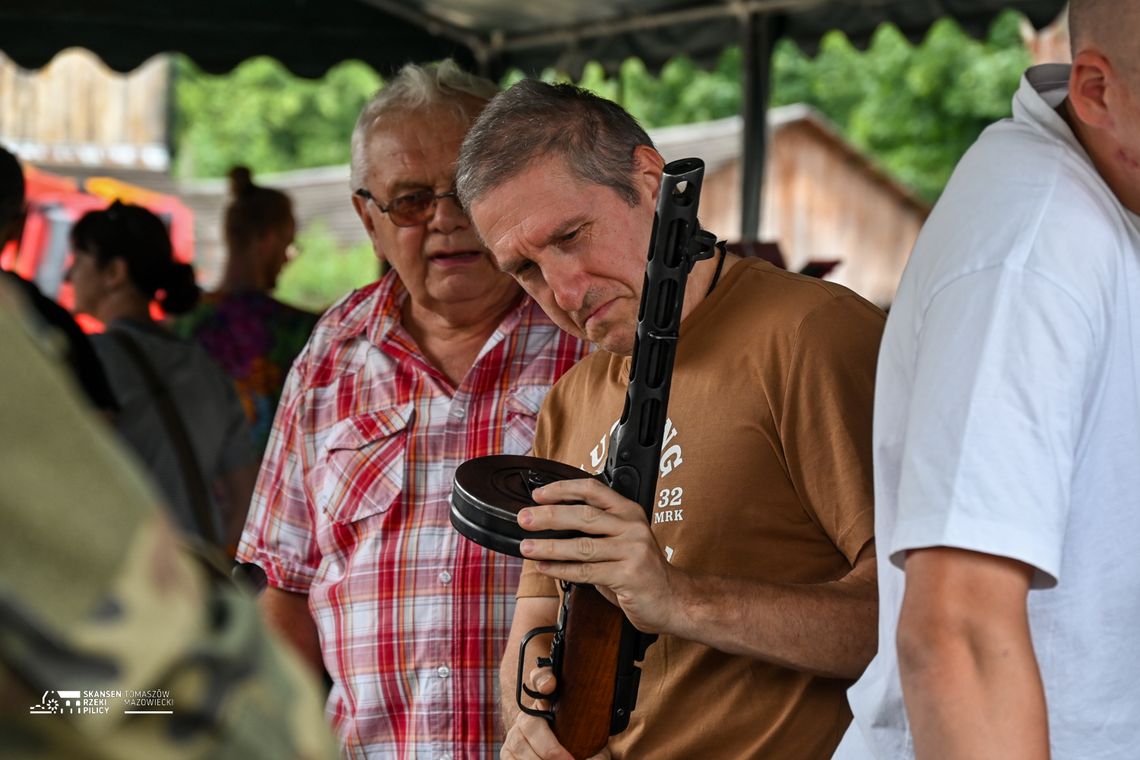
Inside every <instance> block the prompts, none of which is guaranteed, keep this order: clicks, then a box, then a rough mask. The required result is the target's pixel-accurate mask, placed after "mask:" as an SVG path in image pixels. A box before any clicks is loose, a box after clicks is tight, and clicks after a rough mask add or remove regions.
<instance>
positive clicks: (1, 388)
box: [0, 291, 336, 758]
mask: <svg viewBox="0 0 1140 760" xmlns="http://www.w3.org/2000/svg"><path fill="white" fill-rule="evenodd" d="M11 301H12V296H11V295H10V293H9V292H8V291H0V355H3V356H4V365H3V369H0V426H2V429H3V430H4V431H5V434H4V435H3V436H0V469H2V472H0V505H2V506H0V510H2V511H3V515H4V530H2V531H0V737H3V739H2V743H3V754H4V756H5V757H14V758H22V757H27V758H33V757H34V758H55V757H58V758H65V757H66V758H79V757H93V758H102V757H107V758H111V757H114V758H136V757H137V758H143V757H145V758H154V757H162V758H231V757H232V758H333V757H335V756H336V751H335V747H334V745H333V742H332V739H331V736H330V735H329V732H328V729H327V728H326V726H325V719H324V715H323V710H322V708H321V702H320V695H319V691H318V687H317V685H316V683H315V682H314V681H313V679H312V677H311V676H310V675H309V674H308V672H307V671H305V670H304V668H303V666H302V665H301V664H300V663H299V662H298V661H297V660H295V659H294V658H293V656H292V655H291V654H290V653H287V652H286V650H285V647H284V646H283V645H281V644H280V643H278V642H277V641H276V640H275V639H273V638H272V637H271V636H270V635H269V634H268V633H267V631H266V629H265V627H264V626H263V625H262V623H261V621H260V619H259V617H258V614H257V611H256V607H255V604H254V602H253V600H252V599H250V598H248V597H247V596H245V595H244V594H243V593H242V592H240V591H239V590H237V589H236V588H235V587H232V586H230V585H228V584H221V583H216V582H212V581H210V580H209V579H208V577H207V573H206V571H205V569H204V568H203V567H202V566H201V565H200V564H199V563H198V562H196V561H195V560H194V559H193V558H192V557H191V556H190V555H189V554H188V553H186V552H185V551H183V550H182V547H181V546H180V545H179V543H178V539H177V537H176V535H175V533H174V532H173V529H172V528H171V527H170V525H169V524H168V522H167V520H166V518H165V516H164V514H163V513H162V512H161V511H160V510H159V509H157V508H156V506H155V505H156V496H155V492H154V491H152V489H151V488H150V487H149V486H148V485H147V484H146V483H144V482H143V480H142V477H141V476H140V475H139V474H138V470H137V469H136V468H135V466H134V465H133V464H132V463H131V462H130V461H129V460H128V458H127V456H126V455H124V454H123V453H122V452H121V451H120V449H119V448H118V446H117V444H116V443H115V442H114V440H113V439H112V437H111V435H110V433H109V430H108V429H107V426H106V425H105V423H104V422H103V421H102V420H100V419H99V418H97V417H95V416H94V415H93V414H92V413H91V412H89V411H88V410H87V409H85V408H84V407H83V405H82V403H81V401H80V400H79V398H78V396H77V394H76V390H75V388H74V387H72V386H71V385H70V383H69V381H68V379H67V378H66V377H65V376H64V375H63V373H62V372H61V371H60V370H59V368H58V367H56V366H53V363H52V361H51V360H50V359H49V358H48V357H47V356H46V355H45V354H44V352H43V351H42V350H41V348H40V347H39V346H37V345H36V343H35V342H34V341H33V340H32V339H31V338H30V336H29V334H28V333H27V331H26V330H24V329H23V327H22V325H21V318H20V317H19V316H18V314H17V313H15V312H14V311H13V310H12V303H11Z"/></svg>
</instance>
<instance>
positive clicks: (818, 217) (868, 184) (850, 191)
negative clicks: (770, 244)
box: [701, 119, 929, 306]
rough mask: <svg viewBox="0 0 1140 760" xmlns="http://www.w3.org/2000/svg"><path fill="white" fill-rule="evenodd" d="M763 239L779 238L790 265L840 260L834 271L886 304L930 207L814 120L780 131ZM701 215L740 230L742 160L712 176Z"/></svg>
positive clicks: (724, 232) (836, 277)
mask: <svg viewBox="0 0 1140 760" xmlns="http://www.w3.org/2000/svg"><path fill="white" fill-rule="evenodd" d="M762 203H763V206H764V209H763V215H762V223H761V230H760V239H761V240H763V241H775V242H777V243H778V244H779V246H780V250H781V252H782V253H783V255H784V260H785V262H786V263H787V266H788V269H790V270H792V271H798V270H799V269H801V268H802V267H803V266H804V265H805V264H807V263H808V262H809V261H821V260H822V261H831V260H836V259H838V260H840V261H841V262H842V264H840V266H838V267H837V268H836V269H834V270H833V271H832V273H831V274H830V275H828V278H827V279H829V280H833V281H835V282H838V283H840V284H842V285H845V286H847V287H849V288H851V289H852V290H854V291H855V292H857V293H859V294H860V295H862V296H863V297H864V298H867V299H868V300H870V301H873V302H874V303H876V304H878V305H879V306H888V305H890V303H891V301H892V300H893V299H894V295H895V290H896V289H897V287H898V282H899V278H900V277H901V276H902V271H903V268H904V267H905V266H906V261H907V258H908V257H909V256H910V250H911V248H912V247H913V246H914V242H915V240H916V239H917V238H918V233H919V230H920V229H921V228H922V223H923V222H924V221H925V220H926V217H927V215H928V214H929V208H928V207H927V206H926V205H925V204H923V203H921V202H919V201H917V200H916V199H915V198H914V197H912V196H911V195H909V194H908V193H907V192H905V191H903V190H902V189H901V188H899V187H898V186H897V185H895V184H894V183H892V182H891V181H890V180H889V179H888V178H886V177H885V175H882V174H880V173H878V172H876V171H874V170H873V169H872V168H871V167H870V164H869V162H868V160H867V159H865V158H863V157H861V156H858V155H856V154H854V153H853V152H852V151H851V149H850V148H849V147H847V146H845V145H844V144H843V143H842V142H841V141H839V140H836V139H835V138H834V136H832V135H830V134H828V133H827V132H826V131H825V130H823V129H821V128H819V127H818V126H816V125H815V124H814V123H813V122H812V121H811V120H807V119H801V120H797V121H793V122H790V123H788V124H785V125H782V126H780V127H778V128H776V129H774V130H773V133H772V136H771V143H770V148H769V161H768V166H767V172H766V174H765V178H764V190H763V201H762ZM701 222H702V224H704V225H705V226H706V227H707V228H708V229H710V230H713V231H715V232H716V233H717V234H718V235H720V236H721V237H722V238H727V239H728V240H730V241H732V240H736V239H737V238H738V236H739V230H740V162H739V160H737V159H733V160H732V161H729V162H728V163H726V164H725V165H723V166H721V167H719V168H717V169H716V170H714V171H713V172H712V173H711V174H710V175H709V176H707V177H706V178H705V184H704V188H703V192H702V197H701Z"/></svg>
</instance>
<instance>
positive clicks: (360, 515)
mask: <svg viewBox="0 0 1140 760" xmlns="http://www.w3.org/2000/svg"><path fill="white" fill-rule="evenodd" d="M413 414H414V410H413V407H412V405H411V404H406V405H403V406H398V407H392V408H389V409H383V410H379V411H374V412H367V413H365V414H359V415H356V416H353V417H348V418H346V419H343V420H341V421H339V422H337V423H336V424H335V425H334V426H333V428H332V430H330V431H329V435H328V436H327V438H326V439H325V443H324V447H323V448H322V449H321V453H320V456H321V457H322V459H323V461H322V463H321V464H322V468H321V469H322V470H323V471H324V477H323V483H322V486H321V490H320V497H319V498H320V505H321V509H323V510H324V511H325V512H326V514H327V515H328V518H329V519H330V520H331V521H332V522H334V523H341V524H346V523H353V522H357V521H358V520H363V519H365V518H366V517H371V516H373V515H378V514H383V513H385V512H387V511H388V510H389V509H391V508H392V505H393V504H395V503H396V502H397V501H398V500H399V498H400V494H401V493H402V492H403V490H404V478H405V472H406V470H407V463H406V461H405V460H406V450H407V444H408V440H407V439H408V435H409V430H408V429H409V427H410V425H411V421H412V416H413Z"/></svg>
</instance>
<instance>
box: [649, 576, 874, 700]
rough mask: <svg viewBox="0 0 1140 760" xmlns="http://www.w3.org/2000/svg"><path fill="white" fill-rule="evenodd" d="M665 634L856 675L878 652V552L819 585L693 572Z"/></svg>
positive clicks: (832, 673)
mask: <svg viewBox="0 0 1140 760" xmlns="http://www.w3.org/2000/svg"><path fill="white" fill-rule="evenodd" d="M681 585H682V587H681V588H679V589H677V591H678V607H677V613H676V614H675V615H674V616H673V620H674V624H673V625H672V626H671V630H669V631H668V633H671V634H673V635H676V636H679V637H680V638H683V639H688V640H690V641H699V642H701V643H702V644H706V645H708V646H711V647H713V648H715V649H719V650H721V651H723V652H729V653H731V654H740V655H745V656H748V657H754V658H757V659H761V660H765V661H767V662H772V663H776V664H778V665H783V666H785V667H789V668H792V669H795V670H801V671H806V672H809V673H814V674H817V675H821V676H826V677H831V678H856V677H858V676H859V674H860V673H862V672H863V669H864V668H866V666H867V663H868V662H870V661H871V658H872V657H873V656H874V653H875V648H876V642H877V615H878V592H877V588H876V585H875V573H874V556H873V553H872V554H871V556H870V557H868V558H867V559H865V560H861V562H860V563H859V564H858V565H857V568H856V570H853V571H852V574H851V575H849V576H848V577H846V578H844V579H842V580H839V581H835V582H832V583H820V584H810V585H809V584H805V585H795V584H762V583H756V582H755V581H749V580H744V579H739V578H723V577H717V576H689V577H688V578H686V579H685V580H684V581H683V582H682V584H681Z"/></svg>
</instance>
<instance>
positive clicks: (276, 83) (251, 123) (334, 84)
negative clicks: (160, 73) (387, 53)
mask: <svg viewBox="0 0 1140 760" xmlns="http://www.w3.org/2000/svg"><path fill="white" fill-rule="evenodd" d="M174 81H175V86H174V108H175V148H176V155H175V172H176V173H177V174H178V175H179V176H184V177H219V176H224V175H225V174H226V172H228V171H229V169H230V167H231V166H233V165H235V164H244V165H246V166H249V167H250V168H251V169H253V170H254V173H255V175H256V174H259V173H264V172H273V171H283V170H288V169H300V168H304V167H310V166H328V165H332V164H344V163H348V154H349V146H348V143H349V137H350V136H351V135H352V128H353V125H354V124H355V123H356V116H357V114H358V113H360V109H361V108H362V107H363V105H364V103H365V102H366V101H367V100H368V98H369V97H371V95H372V94H373V93H374V92H375V91H376V90H377V89H378V88H379V87H380V85H381V80H380V77H379V75H377V74H376V72H375V71H373V70H372V69H371V68H370V67H369V66H366V65H365V64H363V63H360V62H356V61H350V62H347V63H343V64H341V65H339V66H336V67H335V68H332V69H330V70H329V72H328V73H327V74H326V75H325V76H324V78H322V79H301V78H299V77H295V76H293V75H292V74H290V73H289V71H288V70H286V69H285V67H283V66H282V65H281V64H280V63H278V62H277V61H275V60H273V59H270V58H254V59H251V60H249V61H246V62H244V63H242V64H241V65H240V66H238V67H237V68H235V69H234V70H233V71H231V72H230V73H228V74H225V75H222V76H212V75H209V74H204V73H202V72H201V71H200V70H199V69H198V68H197V67H196V66H195V65H194V64H193V63H192V62H191V61H190V60H189V59H187V58H185V57H184V56H178V57H176V58H175V80H174Z"/></svg>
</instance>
